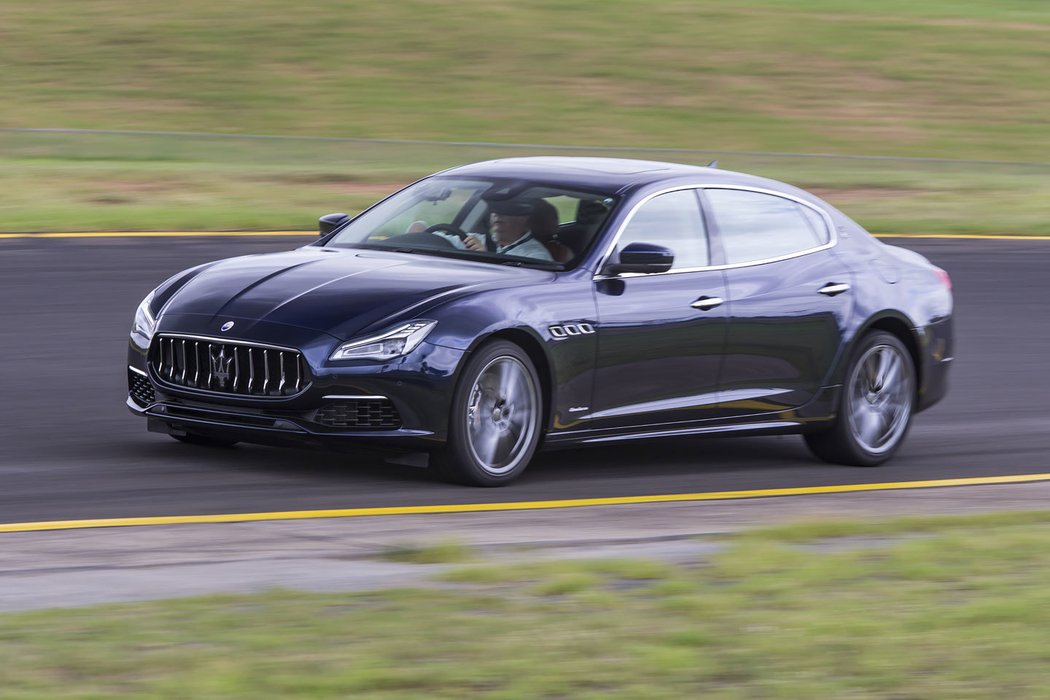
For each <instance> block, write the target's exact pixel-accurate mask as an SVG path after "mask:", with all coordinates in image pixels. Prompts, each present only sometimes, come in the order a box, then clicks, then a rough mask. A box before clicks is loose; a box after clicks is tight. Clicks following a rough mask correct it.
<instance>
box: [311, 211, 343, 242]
mask: <svg viewBox="0 0 1050 700" xmlns="http://www.w3.org/2000/svg"><path fill="white" fill-rule="evenodd" d="M349 220H350V217H349V216H347V215H346V214H344V213H343V212H336V213H335V214H325V215H324V216H322V217H321V218H320V219H318V220H317V230H318V232H319V233H320V234H321V238H324V237H325V236H327V235H328V234H330V233H331V232H332V231H335V230H336V229H337V228H339V227H340V226H342V225H343V224H345V223H346V222H347V221H349Z"/></svg>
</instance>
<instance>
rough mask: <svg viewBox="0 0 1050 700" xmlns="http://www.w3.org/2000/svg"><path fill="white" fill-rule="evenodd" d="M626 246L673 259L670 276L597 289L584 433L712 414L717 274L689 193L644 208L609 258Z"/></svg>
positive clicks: (623, 279)
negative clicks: (661, 251) (649, 247)
mask: <svg viewBox="0 0 1050 700" xmlns="http://www.w3.org/2000/svg"><path fill="white" fill-rule="evenodd" d="M634 242H647V243H655V244H657V245H662V246H665V247H667V248H669V249H671V250H672V251H673V252H674V254H675V260H674V264H673V266H672V268H671V270H670V271H668V272H664V273H655V274H644V275H623V276H620V277H613V278H605V279H599V280H597V281H596V282H595V297H596V305H597V309H598V322H599V323H598V357H597V364H596V372H595V388H594V399H593V406H591V412H590V414H589V415H588V416H587V417H588V419H589V421H588V425H587V427H589V428H618V427H624V426H636V425H646V426H663V425H672V424H679V423H683V422H688V421H696V420H702V419H706V418H710V417H712V415H713V411H714V410H715V408H716V406H717V404H718V401H719V393H718V375H719V365H720V363H721V353H722V350H723V346H724V343H725V334H726V310H727V305H726V304H725V303H724V301H725V299H726V292H725V283H724V276H723V273H722V272H721V271H719V270H708V269H703V268H705V267H707V266H708V265H709V264H710V250H709V246H708V239H707V232H706V229H705V227H704V223H703V218H702V216H701V214H700V208H699V200H698V197H697V193H696V191H695V190H692V189H683V190H676V191H673V192H669V193H666V194H662V195H658V196H656V197H653V198H652V199H650V200H648V201H647V202H645V203H644V204H642V205H641V206H640V207H639V208H638V209H637V210H636V211H635V212H634V215H633V216H632V218H631V220H630V221H629V222H628V223H627V225H626V227H625V229H624V231H623V233H622V234H621V237H620V240H619V242H618V243H617V252H615V253H614V254H613V256H612V258H611V259H612V260H616V259H617V253H618V251H619V250H622V249H623V248H624V247H625V246H627V245H628V244H630V243H634Z"/></svg>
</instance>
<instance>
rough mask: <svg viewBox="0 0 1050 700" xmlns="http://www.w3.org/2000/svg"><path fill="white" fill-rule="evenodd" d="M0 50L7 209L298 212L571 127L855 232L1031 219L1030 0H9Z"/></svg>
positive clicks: (192, 226) (591, 150)
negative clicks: (851, 222) (777, 188)
mask: <svg viewBox="0 0 1050 700" xmlns="http://www.w3.org/2000/svg"><path fill="white" fill-rule="evenodd" d="M0 66H3V70H2V71H0V104H2V105H3V108H2V109H0V191H2V192H3V193H4V195H3V197H2V198H0V230H2V231H7V232H21V231H94V230H165V229H177V230H184V229H185V230H242V229H267V230H285V229H288V230H308V229H310V228H311V227H312V226H313V224H314V222H315V221H316V218H317V216H318V215H320V214H323V213H326V212H329V211H333V210H345V211H350V212H353V211H357V210H359V209H361V208H362V207H364V206H366V205H367V204H369V203H371V202H372V201H374V200H375V199H377V198H378V197H380V196H383V195H385V194H387V193H389V192H390V191H391V190H393V189H394V188H396V187H398V186H400V185H403V184H406V183H408V182H410V181H412V180H413V179H415V178H417V177H419V176H421V175H424V174H427V173H429V172H432V171H434V170H436V169H439V168H443V167H447V166H450V165H456V164H460V163H464V162H470V161H476V160H482V159H486V158H494V157H501V156H508V155H539V154H550V153H562V154H575V153H579V154H590V155H616V156H628V157H642V158H656V159H662V160H672V161H678V162H687V163H700V164H706V163H707V162H708V161H710V160H713V159H716V158H717V159H718V160H719V163H720V166H721V167H724V168H728V169H739V170H747V171H751V172H757V173H760V174H764V175H769V176H772V177H775V178H778V179H784V180H788V181H790V182H792V183H793V184H797V185H800V186H802V187H807V188H811V189H813V190H815V191H816V192H817V193H818V194H821V195H823V196H824V197H826V198H827V199H828V200H829V201H831V202H832V203H833V204H836V205H837V206H839V207H840V208H842V209H843V210H845V211H846V212H847V213H849V214H851V215H853V216H854V217H855V218H857V219H858V220H859V221H860V222H861V223H862V224H864V225H865V226H867V227H868V228H869V229H871V230H873V231H875V232H884V233H889V232H912V233H931V232H935V233H1008V234H1026V233H1043V234H1046V233H1050V223H1048V222H1050V139H1048V138H1047V135H1048V126H1050V121H1048V115H1050V90H1047V75H1048V74H1050V73H1048V70H1050V5H1048V3H1046V2H1045V1H1044V0H998V1H997V2H994V3H991V2H987V1H986V0H925V1H924V2H921V3H915V2H905V1H903V0H886V1H884V2H881V3H871V2H861V1H860V0H749V1H748V2H742V3H725V2H719V1H717V0H690V1H688V2H682V1H680V0H654V1H652V2H648V3H644V4H642V3H637V2H627V1H620V0H608V1H605V2H593V1H589V0H558V1H557V2H554V1H550V2H546V1H541V2H535V1H533V2H513V3H512V2H493V1H492V0H485V1H484V2H482V1H481V0H457V1H456V2H447V1H445V0H406V1H403V2H396V3H372V2H345V1H340V0H315V1H314V2H311V3H290V2H287V1H286V0H252V1H250V2H249V1H248V0H228V1H227V2H222V3H215V2H211V1H210V0H209V1H205V0H183V1H182V2H179V3H169V2H161V1H159V0H142V1H140V2H134V3H129V2H121V1H117V0H44V1H41V2H32V3H30V2H13V1H9V2H4V3H0ZM128 132H150V133H128Z"/></svg>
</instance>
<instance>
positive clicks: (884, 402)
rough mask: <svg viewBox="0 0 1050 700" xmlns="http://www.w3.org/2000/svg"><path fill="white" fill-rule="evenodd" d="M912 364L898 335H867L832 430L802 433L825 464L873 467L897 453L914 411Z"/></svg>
mask: <svg viewBox="0 0 1050 700" xmlns="http://www.w3.org/2000/svg"><path fill="white" fill-rule="evenodd" d="M915 397H916V380H915V363H914V362H913V361H912V358H911V354H910V353H909V352H908V349H907V348H906V347H904V343H902V342H901V341H900V340H899V339H898V338H897V337H896V336H894V335H892V334H890V333H886V332H884V331H874V332H871V333H868V334H867V335H865V336H864V337H863V338H862V339H861V340H860V343H858V345H857V347H856V348H855V349H854V351H853V357H852V359H851V361H850V364H849V367H848V368H847V370H846V376H845V381H844V382H843V385H842V390H841V393H840V396H839V405H838V415H837V417H836V418H835V421H834V423H833V424H832V426H831V428H830V429H828V430H826V431H824V432H820V433H811V434H808V435H806V436H805V440H806V445H807V446H808V447H809V449H810V450H811V451H812V452H813V454H815V455H816V456H817V457H820V458H821V459H823V460H824V461H826V462H832V463H835V464H848V465H852V466H858V467H874V466H878V465H879V464H882V463H883V462H885V461H887V460H888V459H890V458H891V457H893V455H894V454H895V453H896V452H897V450H898V449H899V448H900V446H901V443H903V442H904V437H905V436H906V435H907V434H908V428H909V427H910V425H911V417H912V414H913V413H914V410H915Z"/></svg>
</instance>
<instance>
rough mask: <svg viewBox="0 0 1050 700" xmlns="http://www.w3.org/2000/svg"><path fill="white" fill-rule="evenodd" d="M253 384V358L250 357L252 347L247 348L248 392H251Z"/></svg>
mask: <svg viewBox="0 0 1050 700" xmlns="http://www.w3.org/2000/svg"><path fill="white" fill-rule="evenodd" d="M254 385H255V358H254V357H252V349H251V348H248V393H249V394H250V393H252V388H253V387H254Z"/></svg>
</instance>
